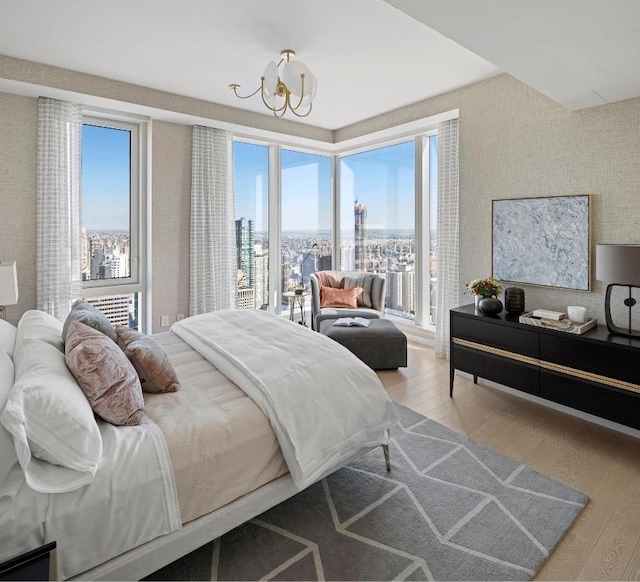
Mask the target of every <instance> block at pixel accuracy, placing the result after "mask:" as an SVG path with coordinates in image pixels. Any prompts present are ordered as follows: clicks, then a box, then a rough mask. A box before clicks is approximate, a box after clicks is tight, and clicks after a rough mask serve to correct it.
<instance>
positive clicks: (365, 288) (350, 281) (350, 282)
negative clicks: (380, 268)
mask: <svg viewBox="0 0 640 582" xmlns="http://www.w3.org/2000/svg"><path fill="white" fill-rule="evenodd" d="M374 277H375V275H374V274H369V275H361V276H359V277H345V278H344V279H342V286H343V287H344V288H345V289H346V288H348V287H362V293H360V294H359V295H358V297H357V299H358V307H368V308H369V309H372V308H373V303H372V302H371V288H372V286H373V278H374Z"/></svg>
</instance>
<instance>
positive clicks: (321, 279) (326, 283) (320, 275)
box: [315, 271, 340, 289]
mask: <svg viewBox="0 0 640 582" xmlns="http://www.w3.org/2000/svg"><path fill="white" fill-rule="evenodd" d="M315 276H316V280H317V281H318V283H319V285H320V287H331V288H332V289H338V288H339V287H340V281H339V280H338V277H336V276H335V275H333V274H332V273H327V272H326V271H317V272H316V273H315Z"/></svg>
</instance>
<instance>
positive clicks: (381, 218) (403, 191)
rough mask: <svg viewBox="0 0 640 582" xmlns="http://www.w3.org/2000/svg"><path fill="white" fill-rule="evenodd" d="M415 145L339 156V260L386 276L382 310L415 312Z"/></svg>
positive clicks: (399, 314)
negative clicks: (384, 308)
mask: <svg viewBox="0 0 640 582" xmlns="http://www.w3.org/2000/svg"><path fill="white" fill-rule="evenodd" d="M415 192H416V188H415V144H414V142H413V141H408V142H405V143H400V144H397V145H392V146H388V147H383V148H379V149H374V150H369V151H366V152H361V153H357V154H352V155H350V156H344V157H342V158H341V159H340V237H341V238H340V241H341V242H340V262H341V268H342V270H345V271H350V270H356V271H369V272H372V273H379V274H381V275H382V276H383V277H385V278H386V280H387V296H386V310H387V313H388V314H389V315H395V316H397V317H402V318H404V319H407V320H414V319H415V313H416V286H415V277H416V236H415V234H416V232H415V209H416V203H415V198H416V194H415Z"/></svg>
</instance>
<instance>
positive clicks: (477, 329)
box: [451, 314, 539, 358]
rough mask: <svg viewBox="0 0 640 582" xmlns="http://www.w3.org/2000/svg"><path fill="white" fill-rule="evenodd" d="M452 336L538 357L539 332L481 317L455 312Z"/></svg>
mask: <svg viewBox="0 0 640 582" xmlns="http://www.w3.org/2000/svg"><path fill="white" fill-rule="evenodd" d="M451 336H452V337H457V338H461V339H465V340H469V341H472V342H476V343H479V344H483V345H485V346H492V347H494V348H500V349H503V350H507V351H510V352H514V353H517V354H522V355H524V356H529V357H531V358H538V353H539V341H538V336H539V334H538V333H537V332H535V331H531V330H528V329H520V328H516V327H511V326H508V325H500V324H498V323H491V322H489V321H483V320H482V319H481V318H479V317H474V318H470V317H462V316H459V315H456V314H453V316H452V318H451Z"/></svg>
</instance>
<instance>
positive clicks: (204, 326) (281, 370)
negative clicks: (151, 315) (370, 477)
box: [171, 310, 398, 489]
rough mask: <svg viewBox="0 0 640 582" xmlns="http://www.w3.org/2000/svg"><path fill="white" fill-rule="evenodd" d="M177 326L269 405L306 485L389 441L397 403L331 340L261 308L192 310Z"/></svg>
mask: <svg viewBox="0 0 640 582" xmlns="http://www.w3.org/2000/svg"><path fill="white" fill-rule="evenodd" d="M171 330H172V331H173V332H174V333H175V334H176V335H178V336H179V337H181V338H182V339H183V340H184V341H185V342H186V343H188V344H189V345H190V346H191V347H192V348H193V349H195V350H196V351H197V352H199V353H200V354H201V355H202V356H203V357H204V358H206V359H207V360H209V361H210V362H211V363H212V364H213V365H214V366H215V367H216V368H218V369H219V370H220V371H221V372H222V373H223V374H224V375H225V376H227V377H228V378H229V379H231V380H232V381H233V382H234V383H235V384H237V385H238V386H239V387H240V388H241V389H242V390H243V391H244V392H245V393H246V394H247V395H248V396H250V397H251V398H252V399H253V401H254V402H255V403H256V404H257V405H258V406H259V407H260V408H261V409H262V411H263V412H264V413H265V414H266V415H267V417H268V418H269V420H270V422H271V426H272V427H273V430H274V432H275V434H276V437H277V438H278V442H279V444H280V448H281V449H282V453H283V456H284V458H285V461H286V462H287V466H288V468H289V472H290V473H291V476H292V478H293V480H294V482H295V484H296V486H297V487H299V488H300V489H302V488H304V487H307V486H308V485H310V484H311V483H313V482H315V481H316V480H317V479H319V478H320V477H321V476H322V475H323V474H324V473H325V472H326V471H327V470H328V469H329V468H330V467H334V466H337V465H340V464H341V463H343V462H345V461H346V460H347V459H350V458H351V457H353V455H354V454H356V453H357V452H358V451H359V450H361V449H363V448H367V447H372V446H376V445H380V444H384V443H386V442H387V438H388V437H387V432H386V431H387V429H390V428H391V427H392V426H394V425H395V424H396V422H397V419H398V414H397V412H396V409H395V407H394V405H393V403H392V402H391V400H390V398H389V397H388V396H387V394H386V392H385V391H384V389H383V388H382V385H381V383H380V381H379V380H378V377H377V376H376V374H375V373H374V372H373V371H372V370H371V369H370V368H368V367H367V366H366V365H365V364H363V363H362V362H361V361H360V360H358V359H357V358H356V357H355V356H353V354H352V353H351V352H349V351H348V350H347V349H346V348H344V347H342V346H341V345H339V344H338V343H336V342H334V341H332V340H331V339H329V338H327V337H325V336H323V335H320V334H317V333H314V332H312V331H311V330H309V329H307V328H305V327H301V326H299V325H296V324H294V323H292V322H290V321H288V320H286V319H284V318H282V317H278V316H274V315H270V314H268V313H265V312H263V311H259V310H229V311H218V312H214V313H207V314H203V315H197V316H194V317H189V318H187V319H184V320H182V321H179V322H177V323H175V324H174V325H173V327H172V328H171Z"/></svg>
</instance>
